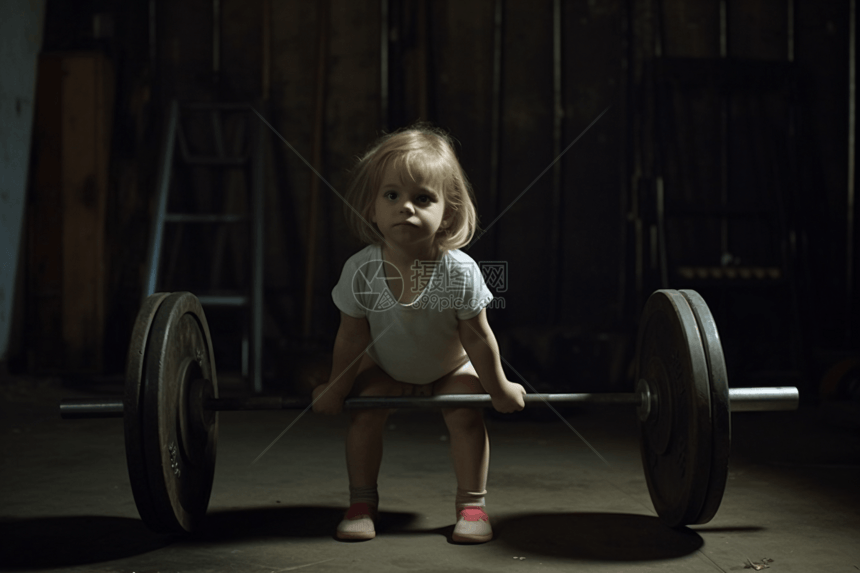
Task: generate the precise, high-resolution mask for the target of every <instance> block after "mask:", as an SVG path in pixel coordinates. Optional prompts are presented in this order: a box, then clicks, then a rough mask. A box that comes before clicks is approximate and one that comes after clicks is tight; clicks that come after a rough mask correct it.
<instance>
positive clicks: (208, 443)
mask: <svg viewBox="0 0 860 573" xmlns="http://www.w3.org/2000/svg"><path fill="white" fill-rule="evenodd" d="M195 380H209V381H210V382H211V388H210V389H209V392H210V393H211V395H212V396H213V397H217V395H218V384H217V379H216V373H215V360H214V355H213V353H212V341H211V339H210V336H209V326H208V325H207V323H206V317H205V316H204V314H203V308H202V307H201V306H200V301H198V300H197V297H195V296H194V295H193V294H191V293H187V292H185V293H173V294H171V295H170V296H169V297H167V298H166V299H165V300H164V302H162V303H161V306H160V307H159V309H158V312H157V313H156V315H155V319H154V321H153V323H152V328H151V329H150V334H149V342H148V344H147V351H146V363H145V364H144V371H143V384H144V388H143V394H144V408H143V429H142V435H143V446H144V451H145V454H146V460H147V468H146V469H147V481H148V483H149V489H150V494H151V495H150V499H151V502H152V509H153V511H154V513H155V515H156V516H157V518H156V522H155V523H154V524H152V528H153V529H155V530H156V531H160V532H165V533H169V532H173V533H182V532H186V531H187V532H191V531H194V530H195V529H196V528H197V527H198V526H199V524H200V522H201V521H202V519H203V517H204V516H205V515H206V508H207V507H208V505H209V495H210V493H211V491H212V479H213V477H214V474H215V450H216V444H217V439H218V418H217V415H201V413H200V410H199V408H201V407H202V404H201V403H200V399H199V396H200V393H199V392H198V391H197V390H198V388H194V387H193V386H194V384H193V381H195ZM192 390H193V391H192ZM189 396H197V398H196V399H189Z"/></svg>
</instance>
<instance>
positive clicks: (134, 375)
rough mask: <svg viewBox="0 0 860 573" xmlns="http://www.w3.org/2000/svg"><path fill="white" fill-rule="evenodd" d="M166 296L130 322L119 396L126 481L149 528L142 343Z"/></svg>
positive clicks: (153, 299) (152, 298)
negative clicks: (142, 434) (131, 325)
mask: <svg viewBox="0 0 860 573" xmlns="http://www.w3.org/2000/svg"><path fill="white" fill-rule="evenodd" d="M169 294H170V293H166V292H157V293H155V294H152V295H149V296H148V297H147V298H146V300H145V301H143V305H142V306H141V307H140V311H139V312H138V313H137V319H136V320H135V321H134V328H133V329H132V331H131V342H130V343H129V346H128V359H127V360H126V370H125V396H124V397H123V422H124V425H125V459H126V463H127V465H128V478H129V481H131V491H132V494H133V495H134V503H135V505H137V511H138V513H140V517H141V519H143V521H144V523H146V524H147V525H149V526H150V527H152V524H154V523H156V521H157V517H156V515H155V513H154V512H153V510H152V502H151V494H150V491H149V482H147V478H146V455H145V453H144V450H143V437H142V436H141V429H142V427H143V421H142V420H143V363H144V361H145V356H146V343H147V340H148V338H149V330H150V328H151V326H152V319H153V318H155V313H156V312H157V311H158V307H159V306H160V305H161V303H162V301H164V299H165V298H167V295H169Z"/></svg>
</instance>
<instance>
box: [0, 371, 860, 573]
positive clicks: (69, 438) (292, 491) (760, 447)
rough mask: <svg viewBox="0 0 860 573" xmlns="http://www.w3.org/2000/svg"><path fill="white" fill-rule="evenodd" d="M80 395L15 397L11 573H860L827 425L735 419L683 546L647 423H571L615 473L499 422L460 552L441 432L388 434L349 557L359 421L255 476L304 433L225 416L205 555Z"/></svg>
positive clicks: (557, 432) (535, 428)
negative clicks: (78, 410) (654, 464)
mask: <svg viewBox="0 0 860 573" xmlns="http://www.w3.org/2000/svg"><path fill="white" fill-rule="evenodd" d="M89 391H90V392H92V391H102V392H109V393H111V394H114V393H116V390H115V389H114V388H105V387H101V388H90V389H89ZM82 395H85V394H84V393H83V392H81V391H73V390H70V389H68V388H63V387H61V385H60V383H59V381H56V380H47V379H32V378H8V379H5V380H2V381H0V435H2V442H0V460H2V461H0V464H2V465H0V569H4V570H11V571H17V570H21V571H32V570H48V571H122V572H132V571H134V572H137V573H141V572H161V573H167V572H173V571H183V572H203V571H241V572H252V573H253V572H261V573H263V572H266V573H267V572H273V571H293V570H303V571H309V572H310V571H350V572H353V571H354V572H363V571H373V572H378V571H405V570H408V571H427V572H430V571H449V570H455V571H462V572H479V571H494V572H495V571H517V572H531V571H546V572H550V571H583V572H585V571H618V572H627V571H669V572H671V571H684V572H688V573H690V572H697V571H703V572H712V571H741V570H744V563H745V562H746V561H747V560H748V559H749V560H751V561H753V562H759V563H760V562H762V561H763V559H765V558H766V559H772V560H773V561H772V562H770V563H769V566H770V570H771V571H775V572H777V571H778V572H792V571H793V572H817V571H827V572H831V571H832V572H839V571H844V572H850V571H855V572H856V571H860V432H858V430H857V429H856V427H855V428H854V429H852V428H846V427H844V425H843V427H840V426H838V425H834V424H833V423H832V419H833V416H832V412H830V411H825V410H822V409H821V408H817V409H804V410H801V411H799V412H791V413H758V414H749V413H745V414H736V415H735V416H734V419H733V424H734V431H733V441H734V450H733V458H732V463H731V466H730V474H729V481H728V487H727V491H726V494H725V497H724V499H723V503H722V506H721V508H720V511H719V512H718V513H717V516H716V517H715V518H714V520H713V521H712V522H711V523H708V524H705V525H699V526H693V527H689V528H682V529H679V530H673V529H670V528H667V527H665V526H664V525H663V524H662V523H661V522H660V521H659V520H658V519H657V518H656V517H655V514H654V512H653V509H652V507H651V502H650V499H649V496H648V491H647V487H646V485H645V479H644V476H643V474H642V469H641V465H640V461H639V452H638V437H637V429H636V423H635V421H634V416H633V414H632V412H631V411H624V410H620V411H619V410H614V411H607V410H592V411H588V412H586V411H583V412H578V413H577V412H572V413H571V414H575V415H572V416H570V417H569V421H570V423H571V424H572V425H573V426H574V427H575V428H576V429H577V430H578V431H579V432H581V433H582V434H583V435H584V436H585V438H586V439H588V440H589V441H590V442H591V444H592V445H593V446H594V447H595V448H596V449H597V450H598V451H599V452H600V454H601V455H602V456H603V457H604V458H605V459H606V460H607V462H608V464H609V465H608V466H607V465H606V464H604V463H603V462H602V461H600V459H598V457H597V456H595V454H594V453H593V452H592V451H591V450H589V449H588V447H587V446H585V445H584V444H583V443H582V442H581V441H580V439H579V438H578V437H577V436H576V435H575V434H574V433H573V432H572V431H571V430H570V429H569V428H568V427H567V426H566V425H565V424H563V423H562V422H561V421H560V420H558V419H556V418H554V417H553V416H552V414H551V412H549V411H548V410H541V411H540V413H541V414H544V415H541V416H537V415H536V414H538V412H534V413H533V414H532V416H520V417H519V419H517V420H502V419H500V418H499V417H496V416H487V426H488V428H489V432H490V441H491V449H492V455H491V462H490V477H489V485H488V491H489V496H488V498H487V503H488V505H487V510H488V513H489V515H490V517H491V522H492V524H493V528H494V531H495V536H496V537H495V539H494V540H493V541H491V542H490V543H487V544H483V545H477V546H460V545H455V544H453V543H452V542H451V532H452V529H453V524H454V520H453V501H454V491H455V487H456V483H455V480H454V473H453V469H452V468H451V464H450V459H449V457H448V442H447V439H446V438H447V436H446V434H447V431H446V429H445V426H444V424H443V422H442V419H441V416H440V415H439V414H438V412H416V411H406V410H401V411H399V412H396V413H395V414H394V415H393V416H392V417H391V418H390V421H389V429H388V431H387V434H386V442H385V447H386V450H385V455H384V459H383V464H382V471H381V475H380V478H379V491H380V498H381V502H380V510H381V519H380V523H379V525H378V529H377V532H378V534H377V538H376V539H374V540H371V541H366V542H352V543H344V542H339V541H337V540H336V539H334V536H333V533H334V529H335V526H336V525H337V523H338V521H339V520H340V518H341V516H342V513H343V511H344V510H345V509H346V505H347V501H348V494H347V478H346V469H345V464H344V456H343V447H344V446H343V435H344V430H345V428H346V419H345V417H339V418H328V417H322V416H314V415H313V414H308V415H306V416H304V417H303V418H302V419H301V421H300V422H299V423H297V424H296V425H295V426H294V427H293V428H292V429H291V430H290V431H289V432H288V433H287V434H286V435H285V436H284V437H283V438H282V439H281V440H280V441H278V442H277V444H276V445H275V446H274V447H273V448H272V449H271V450H270V451H269V452H268V453H267V454H266V455H265V456H264V457H263V458H262V459H261V460H260V461H259V462H257V463H256V464H251V461H252V460H253V459H254V458H255V457H257V455H258V454H259V453H260V452H262V451H263V449H265V448H266V446H267V445H269V443H270V442H271V441H272V440H273V439H274V438H275V437H276V436H277V435H278V434H279V433H280V432H281V431H282V430H283V429H284V428H285V427H286V426H287V424H288V423H289V422H290V421H291V420H293V419H294V418H295V416H296V415H297V413H296V412H257V413H226V414H222V415H221V418H220V439H219V448H218V465H217V470H216V473H215V483H214V489H213V493H212V498H211V502H210V506H209V519H208V521H207V525H206V528H205V531H203V532H202V533H201V534H200V535H199V536H196V537H193V538H190V537H172V536H164V535H159V534H155V533H152V532H150V531H148V530H147V529H146V527H145V526H144V525H143V524H142V522H141V521H140V519H139V517H138V515H137V510H136V508H135V505H134V501H133V498H132V493H131V488H130V486H129V480H128V475H127V470H126V466H125V455H124V444H123V434H122V421H121V420H82V421H63V420H60V419H59V416H58V414H57V401H58V400H59V398H60V397H64V396H68V397H76V396H82ZM829 420H830V421H829ZM523 557H524V559H522V558H523ZM749 570H750V571H752V569H749Z"/></svg>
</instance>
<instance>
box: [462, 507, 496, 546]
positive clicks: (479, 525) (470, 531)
mask: <svg viewBox="0 0 860 573" xmlns="http://www.w3.org/2000/svg"><path fill="white" fill-rule="evenodd" d="M492 538H493V528H492V527H490V516H489V515H487V514H486V513H485V512H484V508H482V507H480V506H477V505H467V506H466V507H463V508H460V509H459V510H458V511H457V525H455V526H454V535H453V536H452V539H453V540H454V541H455V542H457V543H486V542H487V541H489V540H490V539H492Z"/></svg>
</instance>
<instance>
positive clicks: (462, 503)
mask: <svg viewBox="0 0 860 573" xmlns="http://www.w3.org/2000/svg"><path fill="white" fill-rule="evenodd" d="M346 216H347V222H348V224H349V227H350V230H351V231H352V232H353V233H354V234H356V235H357V236H358V237H359V238H360V239H362V240H363V241H364V242H366V243H369V244H368V246H367V247H365V248H364V249H362V250H361V251H359V252H358V253H356V254H355V255H353V256H352V257H350V259H349V260H348V261H347V262H346V264H345V265H344V267H343V272H342V274H341V277H340V281H339V282H338V284H337V286H335V288H334V290H333V291H332V299H333V300H334V303H335V305H336V306H337V307H338V308H339V309H340V311H341V321H340V328H339V329H338V332H337V337H336V339H335V343H334V352H333V357H332V373H331V377H330V379H329V381H328V382H327V383H326V384H323V385H321V386H318V387H317V388H315V389H314V392H313V397H314V406H313V409H314V412H318V413H324V414H337V413H340V412H341V411H342V408H343V401H344V399H346V398H348V397H353V396H438V395H441V394H484V393H488V394H489V395H490V397H491V400H492V404H493V408H495V409H496V410H497V411H499V412H513V411H516V410H522V409H523V407H524V405H525V402H524V399H523V395H524V394H525V389H524V388H523V387H522V386H521V385H520V384H516V383H513V382H510V381H508V380H507V379H506V378H505V374H504V371H503V370H502V365H501V363H500V361H499V348H498V344H497V343H496V339H495V337H494V336H493V332H492V330H490V326H489V324H487V316H486V310H485V308H486V306H487V305H488V304H489V302H490V301H491V300H492V298H493V295H492V294H490V291H489V290H488V289H487V287H486V285H485V284H484V281H483V278H482V276H481V272H480V270H479V268H478V266H477V264H475V261H474V260H473V259H472V258H471V257H469V256H468V255H467V254H465V253H463V252H461V251H460V250H458V249H459V248H460V247H462V246H464V245H466V244H467V243H468V242H469V241H470V240H471V239H472V236H473V235H474V233H475V229H476V226H477V213H476V210H475V205H474V198H473V194H472V189H471V186H470V185H469V183H468V181H467V180H466V177H465V174H464V173H463V169H462V168H461V167H460V163H459V162H458V161H457V158H456V156H455V154H454V150H453V147H452V145H451V141H450V140H449V138H448V136H447V135H446V134H444V133H441V132H439V131H437V130H435V129H432V128H429V127H426V126H423V125H419V126H416V127H413V128H409V129H405V130H402V131H397V132H394V133H392V134H388V135H386V136H384V137H382V138H381V139H380V140H379V141H377V142H376V144H375V145H374V146H373V147H372V148H371V150H370V151H369V152H368V153H367V154H366V155H364V157H362V158H361V160H360V161H359V163H358V166H357V169H356V172H355V179H354V181H353V184H352V187H351V188H350V190H349V192H348V194H347V205H346ZM392 411H393V410H383V409H366V410H353V411H350V418H351V422H350V425H349V430H348V433H347V438H346V465H347V471H348V474H349V503H350V506H349V510H348V511H347V512H346V515H345V517H344V519H343V521H341V522H340V524H339V525H338V527H337V537H338V539H372V538H374V537H375V536H376V531H375V529H374V521H375V520H376V516H377V507H378V505H379V495H378V493H377V483H376V482H377V477H378V475H379V466H380V463H381V461H382V432H383V428H384V427H385V422H386V419H387V418H388V415H389V414H390V413H391V412H392ZM442 416H443V417H444V419H445V424H446V425H447V426H448V431H449V432H450V435H451V457H452V458H453V462H454V472H455V473H456V475H457V497H456V500H455V512H456V519H457V523H456V525H455V527H454V535H453V540H454V541H455V542H463V543H480V542H485V541H489V540H490V539H492V536H493V531H492V529H491V527H490V521H489V517H488V516H487V513H486V512H485V511H484V507H485V501H484V496H485V495H486V493H487V492H486V484H487V468H488V465H489V458H490V444H489V439H488V438H487V430H486V427H485V426H484V420H483V413H482V410H481V409H479V408H443V409H442Z"/></svg>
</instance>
